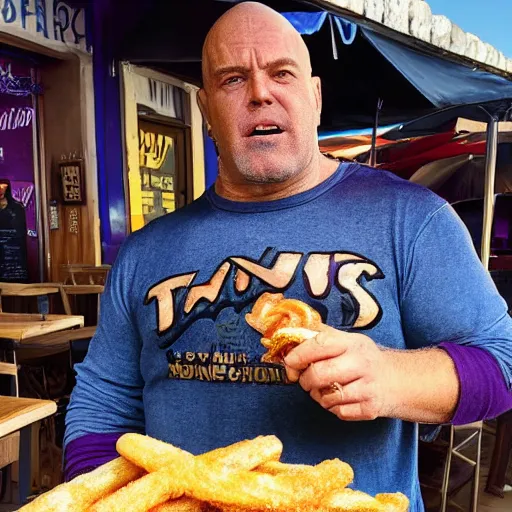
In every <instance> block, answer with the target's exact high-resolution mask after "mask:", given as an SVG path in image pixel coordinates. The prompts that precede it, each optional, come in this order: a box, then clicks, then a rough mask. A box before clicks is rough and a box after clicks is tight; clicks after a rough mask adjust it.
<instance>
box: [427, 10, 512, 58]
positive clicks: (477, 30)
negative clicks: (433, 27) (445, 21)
mask: <svg viewBox="0 0 512 512" xmlns="http://www.w3.org/2000/svg"><path fill="white" fill-rule="evenodd" d="M427 2H428V4H430V7H431V9H432V13H433V14H444V15H445V16H446V17H447V18H449V19H450V21H452V22H453V23H455V24H456V25H458V26H459V27H460V28H462V29H463V30H464V31H465V32H471V33H473V34H475V35H476V36H478V37H479V38H480V39H481V40H482V41H484V42H486V43H489V44H491V45H492V46H494V47H495V48H496V49H497V50H499V51H501V52H503V53H504V54H505V56H506V57H509V58H512V35H510V29H511V27H512V0H427Z"/></svg>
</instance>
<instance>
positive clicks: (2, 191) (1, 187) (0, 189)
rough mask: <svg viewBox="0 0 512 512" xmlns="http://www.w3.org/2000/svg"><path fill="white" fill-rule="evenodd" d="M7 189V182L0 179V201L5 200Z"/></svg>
mask: <svg viewBox="0 0 512 512" xmlns="http://www.w3.org/2000/svg"><path fill="white" fill-rule="evenodd" d="M8 188H9V182H8V181H7V180H1V179H0V199H5V196H6V195H7V189H8Z"/></svg>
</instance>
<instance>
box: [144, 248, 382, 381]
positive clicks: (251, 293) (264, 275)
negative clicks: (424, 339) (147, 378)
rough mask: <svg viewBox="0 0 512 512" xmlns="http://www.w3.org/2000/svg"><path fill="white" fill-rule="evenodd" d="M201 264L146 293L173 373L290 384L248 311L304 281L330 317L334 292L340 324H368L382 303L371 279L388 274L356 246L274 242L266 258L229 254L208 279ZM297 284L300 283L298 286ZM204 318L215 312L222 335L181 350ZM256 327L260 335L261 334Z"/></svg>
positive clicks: (213, 317)
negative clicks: (287, 248)
mask: <svg viewBox="0 0 512 512" xmlns="http://www.w3.org/2000/svg"><path fill="white" fill-rule="evenodd" d="M198 273H199V270H193V271H191V272H188V273H182V274H179V275H174V276H170V277H168V278H166V279H164V280H162V281H160V282H158V283H156V284H155V285H153V286H152V287H151V288H150V289H149V290H148V291H147V293H146V297H145V301H144V304H145V305H146V306H153V307H154V308H155V320H156V322H155V323H156V332H157V334H158V344H159V347H160V348H162V349H168V351H167V359H168V363H169V374H168V376H169V378H171V379H184V380H193V379H194V380H202V381H207V382H240V383H258V384H286V383H287V379H286V372H285V371H284V368H283V366H282V365H280V364H272V363H265V362H262V357H263V355H264V353H265V348H264V347H263V346H262V345H261V343H259V342H257V343H255V341H254V340H255V338H257V339H258V340H259V338H260V337H261V335H259V334H258V333H256V331H254V330H252V328H250V327H249V326H248V325H247V324H246V321H245V314H246V313H249V312H250V311H251V308H252V306H253V305H254V303H255V302H256V300H257V299H258V297H260V296H261V295H262V294H263V293H265V292H270V293H283V294H284V295H285V296H286V298H300V297H294V296H293V295H291V294H287V293H286V292H287V290H290V288H291V287H292V285H294V286H296V285H300V286H301V287H302V292H303V293H304V292H305V294H306V296H307V299H308V300H307V302H308V303H309V305H310V306H312V307H313V308H315V309H316V310H317V311H318V312H319V313H320V315H321V317H322V321H323V322H324V323H329V324H330V325H333V323H332V322H329V316H330V315H332V312H330V311H329V308H328V307H327V302H330V304H331V309H332V301H333V299H334V300H335V305H336V308H338V310H337V311H336V317H337V319H338V320H337V321H336V324H335V325H333V326H334V327H336V328H340V329H352V330H354V329H355V330H366V329H370V328H372V327H374V326H375V325H377V324H378V322H379V320H380V318H381V316H382V310H381V307H380V305H379V303H378V301H377V299H376V298H375V297H374V296H373V295H372V294H371V293H370V292H369V291H368V290H367V289H366V288H365V282H369V281H372V280H374V279H383V278H384V274H383V273H382V271H381V270H380V268H379V267H378V266H377V265H376V264H375V263H374V262H372V261H371V260H369V259H367V258H365V257H364V256H361V255H359V254H355V253H352V252H343V251H333V252H311V253H308V254H303V253H299V252H284V251H278V250H277V249H276V248H267V249H266V250H265V251H264V253H263V255H262V256H261V257H260V258H259V260H257V261H256V260H254V259H251V258H247V257H243V256H230V257H228V258H226V259H225V260H223V261H222V262H220V263H219V266H218V267H217V269H216V271H215V272H214V273H213V275H212V276H211V277H210V279H209V280H208V281H205V282H197V283H196V278H197V275H198ZM295 289H296V288H295ZM201 319H210V320H211V321H212V322H213V324H212V327H213V328H214V329H215V332H216V338H217V341H216V342H215V343H213V344H212V345H211V347H209V350H208V351H201V352H199V351H196V350H194V348H192V347H191V348H190V349H188V348H187V349H186V350H184V351H182V350H179V351H178V350H174V349H173V348H172V347H173V345H175V344H176V342H178V340H180V338H181V337H182V336H183V335H185V334H186V332H187V330H188V329H190V327H191V326H192V325H193V324H194V323H195V322H197V321H199V320H201ZM256 335H257V336H256Z"/></svg>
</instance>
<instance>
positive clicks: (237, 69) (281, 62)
mask: <svg viewBox="0 0 512 512" xmlns="http://www.w3.org/2000/svg"><path fill="white" fill-rule="evenodd" d="M280 66H291V67H294V68H297V69H298V68H299V65H298V63H297V62H296V61H295V60H293V59H290V58H288V57H283V58H282V59H277V60H273V61H271V62H268V63H267V64H265V66H263V69H270V68H278V67H280ZM250 71H251V70H250V68H247V67H245V66H224V67H221V68H219V69H216V70H215V72H214V75H215V76H216V77H222V76H224V75H228V74H230V73H241V74H248V73H250Z"/></svg>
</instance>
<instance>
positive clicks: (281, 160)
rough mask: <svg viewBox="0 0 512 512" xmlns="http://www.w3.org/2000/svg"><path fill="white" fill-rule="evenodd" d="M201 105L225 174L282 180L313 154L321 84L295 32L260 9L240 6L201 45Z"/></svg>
mask: <svg viewBox="0 0 512 512" xmlns="http://www.w3.org/2000/svg"><path fill="white" fill-rule="evenodd" d="M203 82H204V87H203V89H202V90H201V91H200V93H199V104H200V107H201V110H202V112H203V114H204V116H205V117H206V120H207V122H208V124H209V125H210V126H211V135H212V137H213V138H214V139H215V141H216V143H217V147H218V150H219V156H220V160H221V163H222V168H223V170H224V171H226V172H228V173H230V176H231V178H232V179H237V180H241V181H243V182H253V183H273V182H284V181H286V180H288V179H290V178H293V177H294V176H296V175H298V174H299V173H301V172H302V171H304V170H305V169H306V168H307V167H308V166H309V165H310V164H311V162H312V160H313V158H314V157H315V155H316V154H317V153H318V141H317V127H318V125H319V123H320V111H321V91H320V80H319V79H318V78H316V77H312V76H311V62H310V58H309V52H308V49H307V47H306V45H305V44H304V41H303V40H302V38H301V36H300V35H299V33H298V32H297V31H296V30H295V29H294V28H293V26H292V25H291V24H290V23H289V22H288V21H287V20H286V19H285V18H284V17H283V16H281V15H280V14H279V13H277V12H275V11H273V10H272V9H270V8H269V7H266V6H264V5H262V4H258V3H254V2H247V3H242V4H238V5H237V6H235V7H233V8H232V9H230V10H229V11H228V12H227V13H226V14H224V15H223V16H222V17H221V18H220V19H219V20H218V21H217V22H216V23H215V25H214V26H213V27H212V29H211V30H210V32H209V33H208V36H207V38H206V41H205V44H204V47H203Z"/></svg>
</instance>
